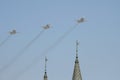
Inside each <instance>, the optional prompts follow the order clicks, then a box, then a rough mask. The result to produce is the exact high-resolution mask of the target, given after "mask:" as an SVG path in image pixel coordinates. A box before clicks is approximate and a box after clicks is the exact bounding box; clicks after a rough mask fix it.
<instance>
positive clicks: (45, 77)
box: [44, 57, 48, 80]
mask: <svg viewBox="0 0 120 80" xmlns="http://www.w3.org/2000/svg"><path fill="white" fill-rule="evenodd" d="M44 80H48V78H47V57H45V73H44Z"/></svg>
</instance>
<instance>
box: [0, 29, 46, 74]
mask: <svg viewBox="0 0 120 80" xmlns="http://www.w3.org/2000/svg"><path fill="white" fill-rule="evenodd" d="M43 32H44V30H42V31H40V33H39V34H38V35H37V36H35V38H34V39H33V40H31V41H30V42H29V43H28V44H27V45H26V46H25V48H23V49H22V50H21V51H20V52H19V53H18V54H17V55H16V56H15V57H14V58H13V59H12V60H11V61H10V62H9V64H7V65H5V66H3V68H2V69H0V73H2V72H3V71H4V70H6V69H7V68H9V67H10V66H11V65H12V64H14V63H15V62H16V61H17V59H19V58H20V56H22V55H23V54H24V52H25V51H26V50H27V49H28V48H29V47H30V46H31V45H32V44H33V43H34V42H35V41H36V40H37V39H38V38H39V37H40V36H41V35H42V34H43Z"/></svg>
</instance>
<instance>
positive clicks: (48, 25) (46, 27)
mask: <svg viewBox="0 0 120 80" xmlns="http://www.w3.org/2000/svg"><path fill="white" fill-rule="evenodd" d="M50 27H51V26H50V24H47V25H45V26H43V29H49V28H50Z"/></svg>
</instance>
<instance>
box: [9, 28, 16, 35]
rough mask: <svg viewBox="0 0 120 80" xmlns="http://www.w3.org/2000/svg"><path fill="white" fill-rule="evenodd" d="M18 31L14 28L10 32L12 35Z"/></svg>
mask: <svg viewBox="0 0 120 80" xmlns="http://www.w3.org/2000/svg"><path fill="white" fill-rule="evenodd" d="M16 33H17V32H16V30H15V29H13V30H12V31H10V32H9V34H10V35H14V34H16Z"/></svg>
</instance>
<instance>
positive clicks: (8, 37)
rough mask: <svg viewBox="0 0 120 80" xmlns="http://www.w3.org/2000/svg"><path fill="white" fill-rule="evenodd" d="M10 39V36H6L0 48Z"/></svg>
mask: <svg viewBox="0 0 120 80" xmlns="http://www.w3.org/2000/svg"><path fill="white" fill-rule="evenodd" d="M10 37H11V35H8V36H7V38H6V39H5V40H3V41H2V42H1V43H0V47H1V46H2V45H4V44H5V43H6V42H7V41H8V40H9V39H10Z"/></svg>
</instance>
